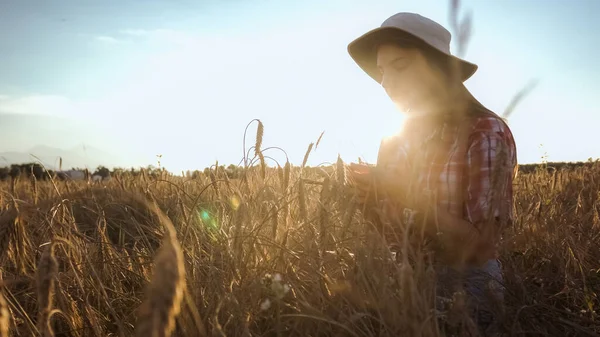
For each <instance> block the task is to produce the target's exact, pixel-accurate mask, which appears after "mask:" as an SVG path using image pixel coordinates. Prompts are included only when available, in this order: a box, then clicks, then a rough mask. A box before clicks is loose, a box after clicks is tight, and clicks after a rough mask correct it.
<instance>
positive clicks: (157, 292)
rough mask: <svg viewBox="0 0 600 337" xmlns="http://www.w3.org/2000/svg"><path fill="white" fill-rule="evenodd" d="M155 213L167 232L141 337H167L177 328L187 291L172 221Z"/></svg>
mask: <svg viewBox="0 0 600 337" xmlns="http://www.w3.org/2000/svg"><path fill="white" fill-rule="evenodd" d="M154 209H155V212H156V214H157V215H158V217H159V219H160V221H161V223H162V225H163V226H164V227H165V229H166V235H165V238H164V239H163V244H162V246H161V247H160V249H159V251H158V253H157V255H156V257H155V259H154V264H155V267H154V275H153V276H152V280H151V281H150V284H149V286H148V288H147V289H146V300H145V301H144V303H142V305H141V307H140V310H139V313H138V322H137V327H136V336H139V337H142V336H143V337H148V336H152V337H167V336H170V335H171V333H172V332H173V330H174V328H175V318H176V317H177V315H178V314H179V312H180V310H181V300H182V297H183V290H184V288H185V269H184V264H183V253H182V251H181V247H180V245H179V242H178V241H177V237H176V234H175V229H174V227H173V224H172V223H171V220H169V219H168V218H167V217H166V216H165V215H164V214H163V213H162V211H160V210H159V209H158V207H157V206H156V204H155V207H154Z"/></svg>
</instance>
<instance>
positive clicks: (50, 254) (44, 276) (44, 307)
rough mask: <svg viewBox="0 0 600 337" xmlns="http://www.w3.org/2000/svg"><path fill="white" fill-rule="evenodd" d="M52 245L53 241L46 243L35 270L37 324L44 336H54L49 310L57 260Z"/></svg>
mask: <svg viewBox="0 0 600 337" xmlns="http://www.w3.org/2000/svg"><path fill="white" fill-rule="evenodd" d="M54 245H55V242H54V241H53V242H50V243H49V244H48V245H46V248H45V249H44V252H43V253H42V256H41V258H40V262H39V263H38V266H37V271H36V286H37V300H38V320H37V326H38V330H39V331H40V332H41V334H42V336H44V337H51V336H54V332H53V331H52V327H51V325H50V312H51V311H52V299H53V297H54V286H55V282H56V275H57V273H58V262H57V260H56V257H55V256H54Z"/></svg>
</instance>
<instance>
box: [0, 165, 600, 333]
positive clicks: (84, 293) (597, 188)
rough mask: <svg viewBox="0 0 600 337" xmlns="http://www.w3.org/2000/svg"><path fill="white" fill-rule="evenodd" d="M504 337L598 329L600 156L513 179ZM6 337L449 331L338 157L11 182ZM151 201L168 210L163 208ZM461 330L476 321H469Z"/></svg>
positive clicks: (414, 254)
mask: <svg viewBox="0 0 600 337" xmlns="http://www.w3.org/2000/svg"><path fill="white" fill-rule="evenodd" d="M515 188H516V198H515V207H516V211H517V218H518V221H517V223H516V225H515V226H514V227H512V228H510V229H509V230H508V231H507V232H506V233H505V234H504V237H503V243H502V249H501V252H502V258H501V260H502V263H503V266H504V271H505V278H506V279H505V281H506V288H507V297H506V302H507V306H506V309H505V311H504V324H503V327H504V330H505V332H506V335H507V336H587V335H589V336H594V335H596V334H597V333H600V324H599V323H598V317H597V314H596V310H597V307H598V305H599V301H598V298H597V295H596V294H597V293H598V291H599V290H600V276H599V274H598V273H599V272H600V250H599V248H600V243H599V242H600V216H599V214H598V211H599V207H600V200H599V199H598V195H599V192H600V165H597V164H595V163H589V164H586V165H583V166H579V167H575V168H561V169H558V170H548V169H539V170H534V171H532V172H527V173H520V174H519V176H518V177H517V179H516V181H515ZM0 190H1V191H2V193H1V195H0V208H1V212H2V213H1V217H0V254H1V255H0V272H1V280H2V285H3V286H2V296H1V298H2V300H0V327H1V329H0V336H2V337H4V336H40V335H43V336H52V335H54V336H133V335H138V336H168V335H171V336H203V335H204V336H442V335H464V333H465V328H464V327H468V326H469V322H468V321H467V320H466V317H465V315H464V313H463V312H462V308H461V301H460V297H457V298H454V300H453V301H452V305H451V306H450V308H451V309H449V310H448V311H447V312H439V311H438V312H436V311H434V310H432V309H433V303H434V300H435V298H434V297H435V293H434V291H433V289H434V285H435V283H434V282H435V278H434V276H435V275H434V274H433V273H432V269H431V268H430V266H428V265H427V263H426V262H425V258H424V255H423V254H421V253H420V252H419V251H418V249H414V247H413V246H411V245H410V244H409V245H408V247H403V250H402V251H401V252H400V253H399V259H400V261H403V263H400V264H398V263H394V262H392V261H391V260H389V259H388V258H386V257H387V256H388V254H389V252H388V251H387V250H386V249H387V248H386V246H385V245H384V244H382V241H381V240H380V239H379V237H378V236H377V235H376V234H374V233H373V231H371V230H369V226H368V225H367V224H366V222H365V221H364V219H363V217H362V215H361V212H360V210H358V209H357V206H356V205H355V204H354V203H353V201H352V199H351V198H350V197H349V194H348V193H346V192H347V191H345V187H344V186H343V177H342V176H341V174H340V170H337V169H336V168H335V167H330V168H326V169H323V170H320V169H318V168H310V169H308V168H304V169H303V168H299V167H294V168H291V169H290V168H289V166H288V167H287V168H285V167H284V168H277V169H275V168H266V169H265V171H262V169H261V166H256V167H253V168H250V169H248V170H246V179H229V178H228V177H227V176H226V175H225V173H224V172H223V171H222V170H216V171H214V170H213V171H211V173H210V174H209V175H204V174H200V175H198V176H196V177H194V178H191V177H188V178H184V177H175V176H170V175H168V174H166V173H162V174H158V175H149V174H146V173H145V172H142V174H140V175H137V176H134V175H131V174H130V173H122V174H119V175H117V176H114V177H113V179H111V181H110V182H107V183H100V184H91V183H87V182H75V181H58V180H56V181H36V180H35V179H31V178H20V179H18V180H12V181H11V180H7V181H5V182H1V183H0ZM148 200H154V202H155V204H156V205H158V208H157V209H156V208H154V206H153V205H155V204H154V203H153V202H150V201H148ZM461 327H463V328H461Z"/></svg>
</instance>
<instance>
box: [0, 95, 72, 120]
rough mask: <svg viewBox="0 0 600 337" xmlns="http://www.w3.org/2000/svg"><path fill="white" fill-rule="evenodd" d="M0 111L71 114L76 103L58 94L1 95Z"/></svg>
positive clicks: (54, 114)
mask: <svg viewBox="0 0 600 337" xmlns="http://www.w3.org/2000/svg"><path fill="white" fill-rule="evenodd" d="M0 112H3V113H14V114H36V115H52V116H71V115H72V114H73V113H74V105H73V102H72V101H71V100H69V99H68V98H66V97H63V96H58V95H28V96H23V97H9V96H4V95H2V96H0Z"/></svg>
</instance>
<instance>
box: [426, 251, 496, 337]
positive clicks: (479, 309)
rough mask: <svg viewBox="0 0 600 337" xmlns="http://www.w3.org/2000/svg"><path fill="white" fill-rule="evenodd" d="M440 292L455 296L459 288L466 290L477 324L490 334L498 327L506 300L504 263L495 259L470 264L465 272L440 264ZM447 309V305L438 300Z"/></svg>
mask: <svg viewBox="0 0 600 337" xmlns="http://www.w3.org/2000/svg"><path fill="white" fill-rule="evenodd" d="M437 275H438V289H437V291H438V295H439V296H441V297H443V298H448V299H450V298H452V297H453V296H452V295H453V294H454V293H455V292H456V291H461V290H463V291H464V292H465V295H466V300H467V308H468V310H469V313H470V315H471V319H473V321H474V322H475V323H476V324H477V326H478V328H479V333H480V334H481V335H482V336H490V335H493V334H495V333H497V330H498V323H499V322H498V318H499V317H498V315H497V313H498V309H499V308H501V307H502V304H503V302H504V287H503V285H502V283H503V277H502V264H501V262H500V261H499V260H496V259H492V260H489V261H487V262H486V263H485V264H484V265H483V266H481V267H467V268H466V269H465V270H463V271H462V272H460V271H458V270H456V269H453V268H451V267H448V266H439V267H438V268H437ZM440 306H441V308H438V309H441V310H443V309H444V304H443V303H442V302H439V303H438V307H440Z"/></svg>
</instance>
